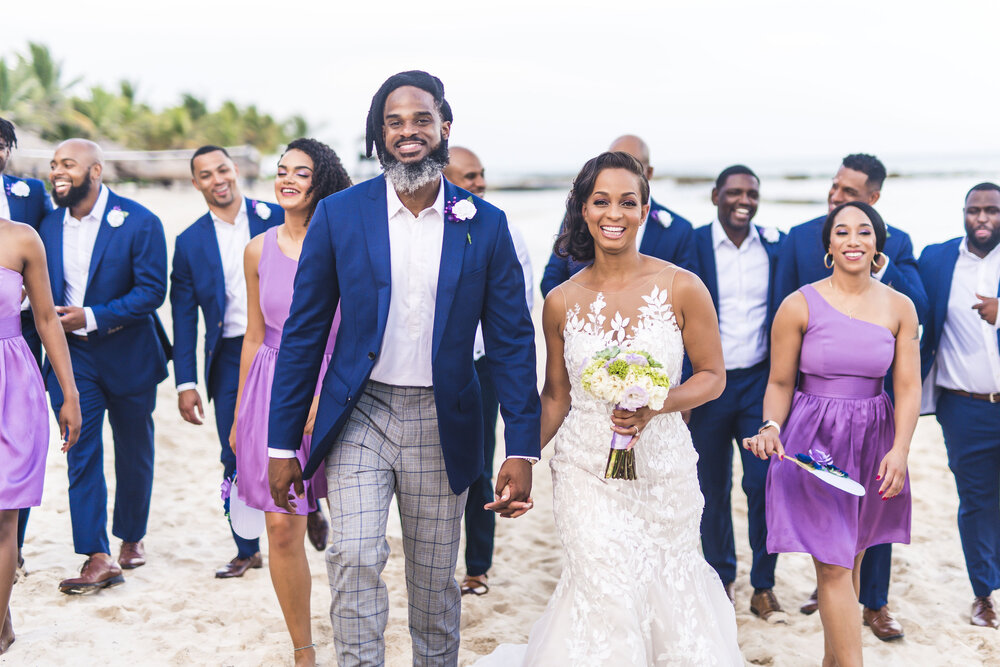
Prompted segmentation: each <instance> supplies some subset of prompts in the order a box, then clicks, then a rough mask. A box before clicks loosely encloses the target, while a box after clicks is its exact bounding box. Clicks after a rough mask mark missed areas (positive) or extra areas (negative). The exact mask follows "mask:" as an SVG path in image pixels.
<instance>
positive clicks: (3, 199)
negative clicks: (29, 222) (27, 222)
mask: <svg viewBox="0 0 1000 667" xmlns="http://www.w3.org/2000/svg"><path fill="white" fill-rule="evenodd" d="M0 218H3V219H5V220H10V204H8V203H7V192H6V188H4V187H3V179H2V178H0ZM15 222H21V220H16V221H15Z"/></svg>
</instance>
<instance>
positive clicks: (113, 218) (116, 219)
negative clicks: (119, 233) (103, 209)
mask: <svg viewBox="0 0 1000 667" xmlns="http://www.w3.org/2000/svg"><path fill="white" fill-rule="evenodd" d="M127 217H128V211H123V210H121V208H120V207H118V206H115V207H114V208H113V209H111V210H110V211H108V224H109V225H111V226H112V227H121V226H122V225H123V224H124V223H125V218H127Z"/></svg>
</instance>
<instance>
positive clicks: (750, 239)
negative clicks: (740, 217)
mask: <svg viewBox="0 0 1000 667" xmlns="http://www.w3.org/2000/svg"><path fill="white" fill-rule="evenodd" d="M743 243H744V244H753V243H760V235H759V234H758V233H757V225H755V224H753V222H751V223H750V232H749V233H748V234H747V237H746V239H745V240H744V241H743ZM726 244H728V245H729V247H731V248H735V247H736V244H735V243H733V242H732V241H731V240H729V237H728V236H727V235H726V230H725V229H723V228H722V223H721V222H719V219H718V218H715V219H714V220H712V247H713V248H718V247H719V246H722V245H726Z"/></svg>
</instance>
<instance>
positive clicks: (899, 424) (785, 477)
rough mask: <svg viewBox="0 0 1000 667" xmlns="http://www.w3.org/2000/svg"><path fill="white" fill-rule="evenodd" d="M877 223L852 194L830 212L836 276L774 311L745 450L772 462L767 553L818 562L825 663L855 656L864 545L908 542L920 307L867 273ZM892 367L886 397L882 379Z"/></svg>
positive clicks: (881, 232) (876, 245) (879, 237)
mask: <svg viewBox="0 0 1000 667" xmlns="http://www.w3.org/2000/svg"><path fill="white" fill-rule="evenodd" d="M885 237H886V227H885V223H884V222H883V221H882V218H881V217H880V216H879V214H878V213H877V212H876V211H875V209H873V208H872V207H871V206H869V205H867V204H864V203H861V202H850V203H847V204H843V205H841V206H838V207H837V208H835V209H834V210H833V211H831V212H830V215H829V216H828V217H827V221H826V224H825V225H824V227H823V242H824V244H825V245H826V248H827V255H826V257H825V258H824V260H825V261H826V262H827V263H828V264H829V263H830V262H832V264H833V275H832V276H831V277H830V278H827V279H824V280H821V281H819V282H816V283H813V284H811V285H805V286H803V287H802V288H801V289H800V290H799V291H797V292H795V293H794V294H791V295H790V296H789V297H788V298H787V299H785V301H784V303H782V304H781V307H780V308H779V309H778V313H777V315H776V316H775V319H774V325H773V327H772V340H771V375H770V378H769V380H768V385H767V392H766V393H765V395H764V417H765V419H766V420H767V421H765V423H764V425H763V426H762V427H761V429H760V432H759V433H758V435H756V436H754V437H752V438H747V439H746V440H744V447H747V448H748V449H752V450H753V452H754V454H756V455H757V456H759V457H761V458H767V457H770V456H772V455H775V454H776V455H777V456H776V457H775V458H772V459H771V465H770V468H769V469H768V476H767V490H766V507H767V550H768V551H770V552H771V553H786V552H805V553H808V554H811V555H812V557H813V562H814V564H815V567H816V580H817V584H818V590H819V612H820V618H821V620H822V622H823V635H824V640H825V647H824V656H823V665H839V667H852V666H854V665H860V664H862V655H861V614H860V611H859V609H858V588H859V580H858V575H859V570H858V566H859V565H860V563H861V558H862V556H864V552H865V549H867V548H868V547H870V546H874V545H876V544H885V543H889V542H899V543H903V544H906V543H909V541H910V485H909V481H908V477H907V473H906V459H907V455H908V454H909V450H910V439H911V437H912V436H913V430H914V429H915V428H916V425H917V417H918V414H919V411H920V352H919V345H918V343H919V341H918V336H917V314H916V310H915V309H914V307H913V304H912V303H911V302H910V300H909V299H908V298H907V297H906V296H904V295H902V294H900V293H899V292H897V291H896V290H894V289H892V288H891V287H888V286H886V285H883V284H882V283H881V282H880V281H879V280H878V279H877V278H875V277H873V276H872V260H874V259H875V256H876V255H877V254H879V253H881V251H882V247H883V246H884V244H885ZM890 368H891V369H892V383H893V388H894V390H895V391H894V393H895V410H894V409H893V402H892V401H891V400H890V398H889V396H888V395H887V394H886V393H885V390H884V389H883V387H882V379H883V378H884V377H885V374H886V373H887V372H888V371H889V369H890ZM800 453H801V454H808V455H810V456H811V457H812V458H814V459H817V460H820V461H821V462H832V464H833V465H835V466H837V467H838V468H840V469H842V470H843V471H845V472H847V474H848V475H849V476H850V478H851V479H853V480H855V481H857V482H859V483H860V484H861V485H862V486H864V488H865V495H864V496H863V497H860V498H859V497H857V496H853V495H850V494H848V493H846V492H844V491H841V490H839V489H836V488H834V487H832V486H829V485H827V484H825V483H823V482H822V481H820V480H819V479H818V478H816V477H814V476H813V475H810V474H809V473H807V472H806V471H804V470H802V469H800V468H799V467H798V466H796V465H795V464H794V463H792V462H790V461H783V459H784V457H785V456H795V455H796V454H800Z"/></svg>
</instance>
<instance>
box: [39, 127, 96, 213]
mask: <svg viewBox="0 0 1000 667" xmlns="http://www.w3.org/2000/svg"><path fill="white" fill-rule="evenodd" d="M97 150H98V149H97V147H96V144H93V143H92V142H89V141H83V140H80V139H69V140H67V141H64V142H63V143H61V144H59V147H58V148H56V153H55V155H54V156H53V157H52V161H51V162H49V183H51V184H52V200H53V201H54V202H55V203H56V206H60V207H73V206H76V205H77V204H79V203H80V202H82V201H83V200H84V199H86V198H87V196H88V195H89V194H90V193H91V192H92V191H93V190H94V189H95V188H99V187H100V185H101V171H102V168H101V157H100V155H99V154H98V153H97V152H96V151H97Z"/></svg>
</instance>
